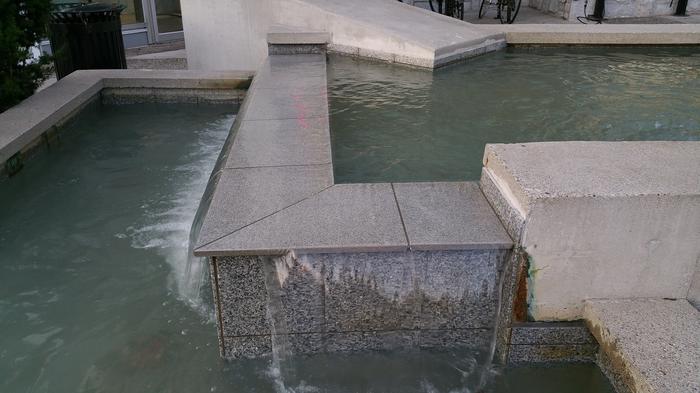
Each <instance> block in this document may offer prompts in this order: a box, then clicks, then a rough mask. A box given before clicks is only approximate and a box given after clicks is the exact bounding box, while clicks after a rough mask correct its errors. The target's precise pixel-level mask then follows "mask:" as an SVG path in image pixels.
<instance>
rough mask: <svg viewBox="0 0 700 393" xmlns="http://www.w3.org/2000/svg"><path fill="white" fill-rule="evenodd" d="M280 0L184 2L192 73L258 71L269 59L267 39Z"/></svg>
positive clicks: (199, 0) (193, 0)
mask: <svg viewBox="0 0 700 393" xmlns="http://www.w3.org/2000/svg"><path fill="white" fill-rule="evenodd" d="M277 6H278V1H277V0H255V1H249V0H187V1H183V2H182V16H183V26H184V31H185V44H186V46H187V63H188V66H189V68H190V69H209V70H256V69H257V68H258V67H259V66H260V63H261V62H262V60H263V59H264V58H265V56H266V55H267V45H266V42H265V35H266V33H267V31H268V28H269V26H270V25H271V24H272V23H273V19H274V10H275V9H276V8H277Z"/></svg>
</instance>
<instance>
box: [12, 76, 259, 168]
mask: <svg viewBox="0 0 700 393" xmlns="http://www.w3.org/2000/svg"><path fill="white" fill-rule="evenodd" d="M252 75H253V74H252V73H251V72H216V71H188V70H178V71H169V70H79V71H75V72H73V73H72V74H70V75H68V76H67V77H65V78H63V79H61V80H59V81H57V82H56V83H54V84H53V85H51V86H49V87H47V88H46V89H44V90H41V91H39V92H37V93H36V94H34V95H32V96H31V97H29V98H27V99H26V100H24V101H22V102H21V103H19V104H18V105H16V106H14V107H12V108H10V109H8V110H6V111H5V112H3V113H0V163H2V162H5V161H6V160H7V159H8V158H10V157H12V156H13V155H14V154H16V153H17V152H19V151H21V150H22V149H23V148H24V147H25V146H27V145H28V144H29V143H31V142H32V141H33V140H34V139H36V138H38V137H39V136H40V135H41V134H42V133H44V132H46V131H47V130H49V129H50V128H51V127H53V126H54V125H56V124H57V123H60V122H61V121H63V120H65V119H66V118H68V117H70V116H71V115H72V114H73V113H75V112H76V111H77V110H79V109H80V108H82V107H83V106H84V105H86V104H87V103H88V102H90V101H91V100H92V99H93V98H94V97H95V96H96V95H97V94H99V92H100V91H101V90H102V89H103V88H163V89H245V88H247V87H248V85H249V83H250V80H251V78H252Z"/></svg>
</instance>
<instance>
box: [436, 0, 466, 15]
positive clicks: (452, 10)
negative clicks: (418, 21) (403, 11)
mask: <svg viewBox="0 0 700 393" xmlns="http://www.w3.org/2000/svg"><path fill="white" fill-rule="evenodd" d="M433 1H435V2H436V3H437V10H435V4H433ZM428 3H429V4H430V9H431V10H432V11H433V12H437V13H439V14H443V15H447V16H451V17H453V18H457V19H459V20H463V19H464V0H428ZM443 4H444V6H445V7H444V12H443Z"/></svg>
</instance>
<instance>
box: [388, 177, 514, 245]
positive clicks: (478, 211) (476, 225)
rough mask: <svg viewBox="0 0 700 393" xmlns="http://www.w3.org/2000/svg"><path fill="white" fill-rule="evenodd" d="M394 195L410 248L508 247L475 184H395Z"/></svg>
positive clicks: (499, 227)
mask: <svg viewBox="0 0 700 393" xmlns="http://www.w3.org/2000/svg"><path fill="white" fill-rule="evenodd" d="M394 192H395V193H396V199H397V202H398V204H399V207H400V209H401V214H402V216H403V220H404V225H405V227H406V233H407V235H408V240H409V243H410V244H411V249H414V250H431V249H439V250H448V249H450V248H451V247H453V246H454V247H455V248H457V249H463V248H464V247H465V245H468V244H471V245H473V248H475V249H476V248H508V247H509V246H510V245H512V240H511V239H510V237H509V236H508V235H507V234H506V231H505V229H503V226H502V225H501V223H500V221H499V220H498V218H497V217H496V215H495V214H494V212H493V210H491V206H490V205H489V204H488V202H487V201H486V199H485V198H484V196H483V194H482V193H481V190H480V189H479V185H478V183H476V182H435V183H395V184H394Z"/></svg>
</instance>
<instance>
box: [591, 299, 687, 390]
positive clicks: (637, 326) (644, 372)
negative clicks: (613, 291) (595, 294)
mask: <svg viewBox="0 0 700 393" xmlns="http://www.w3.org/2000/svg"><path fill="white" fill-rule="evenodd" d="M584 317H585V319H586V321H587V323H588V324H589V326H590V327H591V332H592V333H593V335H594V336H595V337H596V339H597V340H598V342H599V343H600V347H601V351H602V353H603V358H602V359H603V362H602V363H603V367H604V368H605V369H606V371H607V372H608V375H609V376H611V377H612V378H611V379H612V381H613V383H615V384H617V387H618V391H621V392H626V391H631V392H644V393H697V392H700V371H699V370H700V340H698V334H700V312H698V310H696V309H695V308H694V307H693V306H692V305H690V303H688V301H686V300H685V299H677V300H669V299H624V300H604V299H603V300H589V301H587V302H586V309H585V312H584Z"/></svg>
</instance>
